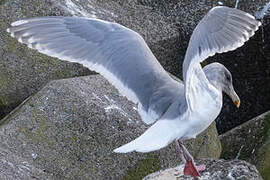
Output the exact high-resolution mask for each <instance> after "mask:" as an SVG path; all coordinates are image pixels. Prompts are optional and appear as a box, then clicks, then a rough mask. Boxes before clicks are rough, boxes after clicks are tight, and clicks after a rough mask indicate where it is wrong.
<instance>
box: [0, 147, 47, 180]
mask: <svg viewBox="0 0 270 180" xmlns="http://www.w3.org/2000/svg"><path fill="white" fill-rule="evenodd" d="M0 175H1V180H15V179H20V180H32V179H51V178H52V175H50V174H47V173H46V172H44V171H43V170H41V169H37V168H36V167H34V166H33V165H32V164H29V163H28V162H27V161H25V159H22V158H21V157H18V156H16V155H14V154H12V153H10V152H9V151H7V150H4V149H2V148H0Z"/></svg>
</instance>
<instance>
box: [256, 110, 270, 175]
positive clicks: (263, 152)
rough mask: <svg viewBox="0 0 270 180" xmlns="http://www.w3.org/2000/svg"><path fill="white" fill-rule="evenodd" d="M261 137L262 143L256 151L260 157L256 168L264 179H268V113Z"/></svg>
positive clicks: (269, 142)
mask: <svg viewBox="0 0 270 180" xmlns="http://www.w3.org/2000/svg"><path fill="white" fill-rule="evenodd" d="M262 137H263V144H264V145H263V146H262V147H261V148H260V150H259V153H258V156H259V157H260V159H261V161H260V162H259V164H258V170H259V171H260V173H261V175H262V177H263V178H264V179H270V163H269V162H270V113H269V114H267V115H266V116H265V119H264V121H263V131H262Z"/></svg>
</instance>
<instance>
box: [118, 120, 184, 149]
mask: <svg viewBox="0 0 270 180" xmlns="http://www.w3.org/2000/svg"><path fill="white" fill-rule="evenodd" d="M178 122H179V121H178ZM177 124H178V123H177V121H175V120H159V121H157V122H156V123H155V124H154V125H153V126H151V127H150V128H149V129H147V130H146V131H145V132H144V133H143V134H142V135H141V136H140V137H138V138H136V139H135V140H133V141H131V142H129V143H127V144H125V145H123V146H121V147H119V148H117V149H115V150H114V152H116V153H128V152H132V151H137V152H151V151H155V150H159V149H161V148H163V147H165V146H167V145H168V144H170V143H171V142H172V141H174V140H175V139H177V138H178V137H179V135H180V134H179V133H181V132H180V129H179V128H177Z"/></svg>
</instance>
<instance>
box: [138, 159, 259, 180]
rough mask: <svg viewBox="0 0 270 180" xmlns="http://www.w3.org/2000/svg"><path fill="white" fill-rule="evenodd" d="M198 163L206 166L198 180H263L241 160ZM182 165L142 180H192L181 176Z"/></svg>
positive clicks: (208, 160) (210, 160) (251, 166)
mask: <svg viewBox="0 0 270 180" xmlns="http://www.w3.org/2000/svg"><path fill="white" fill-rule="evenodd" d="M199 163H203V164H205V165H206V170H205V171H203V172H201V177H200V178H199V179H200V180H209V179H215V180H234V179H237V180H263V179H262V177H261V176H260V174H259V172H258V170H257V169H256V167H255V166H254V165H251V164H249V163H247V162H245V161H241V160H231V161H228V160H227V161H226V160H222V159H219V160H213V159H203V160H200V161H199ZM183 171H184V165H180V166H177V167H175V168H170V169H166V170H161V171H159V172H156V173H153V174H150V175H148V176H146V177H145V178H143V180H193V179H194V178H192V177H191V176H187V175H184V174H183Z"/></svg>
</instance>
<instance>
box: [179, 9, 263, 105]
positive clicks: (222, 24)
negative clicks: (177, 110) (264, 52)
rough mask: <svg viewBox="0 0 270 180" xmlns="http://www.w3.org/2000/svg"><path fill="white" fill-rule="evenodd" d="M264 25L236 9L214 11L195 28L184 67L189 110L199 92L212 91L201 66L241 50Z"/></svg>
mask: <svg viewBox="0 0 270 180" xmlns="http://www.w3.org/2000/svg"><path fill="white" fill-rule="evenodd" d="M260 25H261V23H260V22H259V21H257V20H256V19H255V18H254V17H253V16H252V15H250V14H248V13H246V12H243V11H241V10H238V9H235V8H229V7H224V6H218V7H215V8H212V9H211V10H210V11H209V12H208V13H207V14H206V15H205V17H204V18H203V19H202V20H201V21H200V22H199V24H198V25H197V27H196V28H195V30H194V32H193V34H192V36H191V39H190V42H189V46H188V49H187V52H186V56H185V60H184V64H183V77H184V81H185V95H186V100H187V103H188V106H189V107H190V108H191V109H194V107H193V106H194V105H195V101H196V99H197V98H199V97H196V93H192V92H196V89H198V88H200V87H205V88H209V82H208V80H207V79H206V77H205V74H204V72H203V70H202V68H201V66H200V65H199V63H200V62H202V61H204V60H205V59H206V58H207V57H209V56H213V55H214V54H216V53H223V52H227V51H232V50H235V49H236V48H238V47H240V46H242V45H243V44H244V43H245V42H246V41H247V40H248V39H249V38H250V37H251V36H253V35H254V33H255V31H256V30H258V27H259V26H260Z"/></svg>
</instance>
